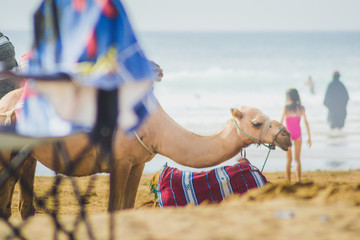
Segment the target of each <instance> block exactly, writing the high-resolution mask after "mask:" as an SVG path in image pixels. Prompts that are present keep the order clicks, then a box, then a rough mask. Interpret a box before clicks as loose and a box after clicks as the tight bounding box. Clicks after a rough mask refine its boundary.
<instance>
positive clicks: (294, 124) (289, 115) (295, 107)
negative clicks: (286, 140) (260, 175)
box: [281, 88, 311, 182]
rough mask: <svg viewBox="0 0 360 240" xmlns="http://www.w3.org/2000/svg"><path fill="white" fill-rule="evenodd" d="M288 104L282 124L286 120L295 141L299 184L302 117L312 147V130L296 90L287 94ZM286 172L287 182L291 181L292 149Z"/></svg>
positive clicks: (289, 152) (291, 90)
mask: <svg viewBox="0 0 360 240" xmlns="http://www.w3.org/2000/svg"><path fill="white" fill-rule="evenodd" d="M286 100H287V104H286V105H285V107H284V111H283V114H282V117H281V123H283V121H284V119H285V126H286V129H287V130H288V131H289V132H290V134H291V140H293V146H294V148H295V153H294V159H295V162H296V180H297V182H300V181H301V163H300V153H301V145H302V137H301V127H300V120H301V117H303V119H304V123H305V126H306V130H307V134H308V137H309V138H308V145H309V147H311V137H310V128H309V123H308V121H307V119H306V115H305V108H304V106H302V105H301V102H300V96H299V93H298V91H297V90H296V89H294V88H291V89H289V90H288V91H287V92H286ZM286 158H287V162H286V171H285V178H286V180H287V181H289V182H290V181H291V162H292V147H290V148H289V150H288V151H287V153H286Z"/></svg>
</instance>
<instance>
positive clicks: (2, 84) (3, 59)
mask: <svg viewBox="0 0 360 240" xmlns="http://www.w3.org/2000/svg"><path fill="white" fill-rule="evenodd" d="M17 67H18V63H17V61H16V59H15V48H14V46H13V44H12V43H11V42H10V41H9V38H8V37H7V36H5V35H4V34H3V33H2V32H0V71H5V70H14V69H16V68H17ZM19 85H20V82H19V81H15V80H13V79H9V78H7V79H0V98H2V97H3V96H4V95H5V94H7V93H8V92H10V91H12V90H14V89H16V88H18V87H19Z"/></svg>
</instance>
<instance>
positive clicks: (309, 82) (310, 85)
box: [305, 76, 315, 94]
mask: <svg viewBox="0 0 360 240" xmlns="http://www.w3.org/2000/svg"><path fill="white" fill-rule="evenodd" d="M305 85H306V86H308V87H309V89H310V93H311V94H315V88H314V82H313V80H312V77H311V76H309V77H308V79H307V80H306V82H305Z"/></svg>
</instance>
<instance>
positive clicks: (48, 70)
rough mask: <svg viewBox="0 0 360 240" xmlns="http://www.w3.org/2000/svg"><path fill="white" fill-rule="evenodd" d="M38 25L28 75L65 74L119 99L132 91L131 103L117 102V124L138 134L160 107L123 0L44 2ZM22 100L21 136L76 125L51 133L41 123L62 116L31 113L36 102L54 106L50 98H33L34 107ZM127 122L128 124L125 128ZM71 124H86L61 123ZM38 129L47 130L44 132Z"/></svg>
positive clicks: (37, 16) (150, 70) (151, 74)
mask: <svg viewBox="0 0 360 240" xmlns="http://www.w3.org/2000/svg"><path fill="white" fill-rule="evenodd" d="M34 26H35V29H34V36H35V41H34V47H33V49H32V50H31V52H30V54H29V55H30V58H29V67H28V69H26V71H25V72H23V73H22V74H23V75H24V76H27V77H28V78H32V77H33V78H34V79H46V80H49V81H51V80H56V78H59V76H60V78H62V77H63V76H64V75H65V76H69V77H70V78H71V79H72V80H73V81H75V82H76V83H78V84H79V85H81V86H86V87H94V88H97V89H102V90H106V91H111V90H114V89H122V91H121V92H120V96H121V94H124V91H125V92H127V93H128V94H125V96H135V97H133V98H135V100H134V99H132V101H128V102H129V103H128V104H121V107H120V104H119V109H118V112H119V113H120V115H121V118H119V119H120V120H119V122H120V125H119V126H120V127H122V128H123V130H124V131H125V132H126V133H130V132H132V131H134V130H136V129H137V128H138V127H139V126H140V124H141V123H142V122H143V120H144V119H145V117H146V116H148V115H149V114H150V113H151V112H152V111H153V110H154V109H156V107H157V101H156V99H155V97H154V95H153V92H152V90H153V89H152V84H153V81H154V79H155V73H154V71H153V68H152V65H151V63H150V62H149V61H148V59H147V58H146V57H145V55H144V52H143V50H142V49H141V47H140V46H139V44H138V42H137V39H136V37H135V34H134V32H133V30H132V27H131V25H130V22H129V20H128V18H127V15H126V12H125V9H124V8H123V6H122V4H121V2H120V1H119V0H108V1H96V0H46V1H45V0H44V1H43V2H42V3H41V5H40V7H39V8H38V10H37V11H36V12H35V14H34ZM34 86H35V87H34V88H33V89H32V90H33V91H35V92H36V91H37V90H36V83H35V84H34ZM127 86H132V87H129V88H127ZM36 98H39V99H38V100H37V99H36ZM24 101H25V104H24V106H25V108H26V109H24V111H23V113H22V114H20V116H21V117H22V118H23V120H20V121H18V123H19V126H18V128H17V130H18V133H20V134H23V135H27V136H35V137H40V136H41V137H44V136H50V135H51V136H54V135H57V136H65V135H68V134H71V132H72V129H73V126H68V127H67V129H68V130H65V128H63V131H53V128H52V127H51V126H46V125H43V123H50V122H52V121H51V119H52V118H55V119H58V118H59V116H56V111H51V112H50V111H47V110H46V109H44V112H46V111H47V113H46V114H37V115H35V114H33V112H34V111H35V110H37V111H39V109H41V107H40V105H37V104H38V103H41V106H50V105H51V101H50V99H45V98H43V97H42V96H41V95H40V94H38V95H37V94H33V95H32V99H31V101H32V103H31V104H28V103H27V102H28V101H30V99H28V98H25V100H24ZM98 107H101V106H98ZM50 108H51V107H50ZM50 113H51V114H50ZM130 115H131V116H130ZM133 116H136V117H137V119H136V120H134V117H133ZM88 119H89V118H88ZM124 119H125V120H126V119H129V122H127V121H124ZM123 122H127V124H126V125H124V126H122V125H121V124H122V123H123ZM67 124H69V125H74V124H76V125H77V126H79V125H80V126H81V124H82V123H81V122H80V123H79V122H72V120H71V119H67V120H64V123H63V125H67ZM38 126H43V128H44V129H43V131H41V134H40V131H37V127H38ZM84 127H86V129H87V130H88V129H89V128H90V129H91V126H84ZM46 129H48V130H49V132H47V130H46ZM37 133H39V134H37Z"/></svg>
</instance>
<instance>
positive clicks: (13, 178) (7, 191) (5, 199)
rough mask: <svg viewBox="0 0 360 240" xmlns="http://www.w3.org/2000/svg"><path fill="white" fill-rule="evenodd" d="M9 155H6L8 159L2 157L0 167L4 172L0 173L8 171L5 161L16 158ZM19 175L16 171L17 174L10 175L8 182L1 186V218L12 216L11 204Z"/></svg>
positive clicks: (12, 154)
mask: <svg viewBox="0 0 360 240" xmlns="http://www.w3.org/2000/svg"><path fill="white" fill-rule="evenodd" d="M8 154H9V155H8ZM8 154H4V155H5V156H7V157H6V158H4V157H3V156H4V155H2V156H1V158H2V159H1V160H2V161H1V163H0V166H1V168H2V170H1V171H0V173H2V172H3V171H6V170H5V168H6V167H7V164H8V163H6V162H4V161H5V159H10V160H11V158H12V157H13V156H14V154H15V153H11V154H10V153H8ZM4 164H5V165H4ZM18 173H19V171H16V174H10V176H9V178H8V179H7V180H6V181H4V183H3V184H2V185H1V186H0V217H1V218H5V219H8V218H10V216H11V202H12V197H13V194H14V189H15V184H16V182H17V181H18V179H19V174H18Z"/></svg>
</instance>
